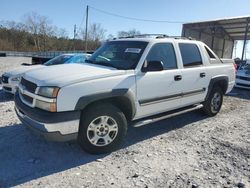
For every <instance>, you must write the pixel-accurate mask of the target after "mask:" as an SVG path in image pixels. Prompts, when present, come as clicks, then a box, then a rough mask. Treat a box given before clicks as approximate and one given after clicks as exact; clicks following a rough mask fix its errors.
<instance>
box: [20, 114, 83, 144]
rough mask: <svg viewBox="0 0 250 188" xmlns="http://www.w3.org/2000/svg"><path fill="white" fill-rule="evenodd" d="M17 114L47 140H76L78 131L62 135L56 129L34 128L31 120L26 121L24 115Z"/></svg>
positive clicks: (27, 125)
mask: <svg viewBox="0 0 250 188" xmlns="http://www.w3.org/2000/svg"><path fill="white" fill-rule="evenodd" d="M16 114H17V116H18V117H19V119H20V121H21V122H22V123H23V124H24V125H25V126H26V127H27V128H29V129H30V130H31V131H32V132H34V133H35V134H37V135H40V136H43V137H44V138H45V139H46V140H50V141H56V142H66V141H70V140H76V139H77V135H78V133H72V134H66V135H62V134H61V133H60V132H58V131H55V132H45V131H42V130H40V129H37V128H34V127H33V126H32V125H30V124H29V122H27V121H25V120H24V119H23V118H22V117H20V116H19V115H18V113H16Z"/></svg>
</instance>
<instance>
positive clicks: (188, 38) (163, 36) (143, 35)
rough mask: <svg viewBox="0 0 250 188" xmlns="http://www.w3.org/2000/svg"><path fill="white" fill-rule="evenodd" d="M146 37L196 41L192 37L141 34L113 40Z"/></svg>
mask: <svg viewBox="0 0 250 188" xmlns="http://www.w3.org/2000/svg"><path fill="white" fill-rule="evenodd" d="M146 37H155V38H156V39H160V38H173V39H184V40H196V39H195V38H192V37H182V36H169V35H166V34H140V35H131V36H126V37H117V38H113V40H116V39H127V38H146Z"/></svg>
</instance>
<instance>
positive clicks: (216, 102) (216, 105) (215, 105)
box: [211, 92, 221, 113]
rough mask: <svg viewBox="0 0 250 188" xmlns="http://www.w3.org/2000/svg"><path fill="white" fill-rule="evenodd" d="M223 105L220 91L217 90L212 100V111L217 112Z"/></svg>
mask: <svg viewBox="0 0 250 188" xmlns="http://www.w3.org/2000/svg"><path fill="white" fill-rule="evenodd" d="M220 106H221V95H220V93H218V92H216V93H214V96H213V98H212V100H211V111H212V112H213V113H217V112H218V111H219V109H220Z"/></svg>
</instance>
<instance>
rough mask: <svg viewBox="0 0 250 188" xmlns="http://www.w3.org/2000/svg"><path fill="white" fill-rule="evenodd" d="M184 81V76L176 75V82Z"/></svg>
mask: <svg viewBox="0 0 250 188" xmlns="http://www.w3.org/2000/svg"><path fill="white" fill-rule="evenodd" d="M181 79H182V76H181V75H175V76H174V80H175V81H179V80H181Z"/></svg>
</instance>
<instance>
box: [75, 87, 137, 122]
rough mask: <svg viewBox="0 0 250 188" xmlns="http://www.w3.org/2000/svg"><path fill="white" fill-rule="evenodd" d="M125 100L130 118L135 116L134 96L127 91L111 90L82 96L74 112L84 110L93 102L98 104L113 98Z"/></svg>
mask: <svg viewBox="0 0 250 188" xmlns="http://www.w3.org/2000/svg"><path fill="white" fill-rule="evenodd" d="M119 97H121V98H122V99H126V101H128V102H129V104H128V105H130V108H131V110H132V112H131V118H133V117H134V116H135V113H136V106H135V96H134V94H133V92H132V91H130V90H129V89H113V90H112V91H108V92H102V93H96V94H93V95H86V96H82V97H81V98H79V99H78V101H77V103H76V106H75V110H84V109H85V108H86V107H87V106H88V105H89V104H91V103H93V102H98V101H101V100H105V99H106V100H110V99H114V98H119Z"/></svg>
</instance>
